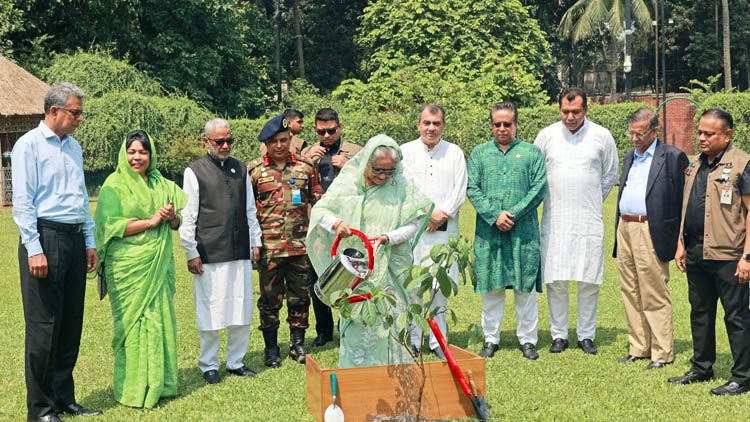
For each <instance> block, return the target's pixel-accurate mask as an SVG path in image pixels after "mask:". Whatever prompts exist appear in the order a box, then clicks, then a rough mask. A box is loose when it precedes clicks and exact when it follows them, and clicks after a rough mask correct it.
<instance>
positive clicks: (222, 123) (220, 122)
mask: <svg viewBox="0 0 750 422" xmlns="http://www.w3.org/2000/svg"><path fill="white" fill-rule="evenodd" d="M224 127H229V122H227V121H226V120H224V119H222V118H220V117H217V118H215V119H211V120H209V121H208V122H206V127H205V128H204V130H205V135H206V137H207V138H210V135H211V132H213V130H214V129H217V128H224Z"/></svg>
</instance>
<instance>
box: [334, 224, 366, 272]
mask: <svg viewBox="0 0 750 422" xmlns="http://www.w3.org/2000/svg"><path fill="white" fill-rule="evenodd" d="M349 230H351V232H352V234H355V235H357V236H358V237H359V238H360V239H362V243H364V244H365V248H366V249H367V269H368V270H372V267H373V265H374V262H375V258H374V256H373V250H372V245H371V244H370V239H368V238H367V236H365V234H364V233H362V232H361V231H359V230H357V229H349ZM339 242H341V236H336V239H334V240H333V245H331V256H336V252H337V251H338V248H339Z"/></svg>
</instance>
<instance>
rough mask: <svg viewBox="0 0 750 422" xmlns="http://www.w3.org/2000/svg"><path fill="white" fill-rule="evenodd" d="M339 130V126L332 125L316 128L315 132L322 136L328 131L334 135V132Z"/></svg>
mask: <svg viewBox="0 0 750 422" xmlns="http://www.w3.org/2000/svg"><path fill="white" fill-rule="evenodd" d="M337 130H339V128H337V127H332V128H328V129H315V133H317V134H318V135H320V136H323V135H325V134H326V133H328V134H329V135H333V134H334V133H336V131H337Z"/></svg>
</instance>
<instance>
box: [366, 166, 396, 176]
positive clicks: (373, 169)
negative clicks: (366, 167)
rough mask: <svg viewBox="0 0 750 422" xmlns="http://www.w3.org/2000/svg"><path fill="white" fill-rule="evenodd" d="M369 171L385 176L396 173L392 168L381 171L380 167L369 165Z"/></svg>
mask: <svg viewBox="0 0 750 422" xmlns="http://www.w3.org/2000/svg"><path fill="white" fill-rule="evenodd" d="M370 170H372V172H373V173H375V174H387V175H389V176H390V175H392V174H393V173H394V172H395V171H396V168H395V167H394V168H392V169H381V168H380V167H375V166H373V165H370Z"/></svg>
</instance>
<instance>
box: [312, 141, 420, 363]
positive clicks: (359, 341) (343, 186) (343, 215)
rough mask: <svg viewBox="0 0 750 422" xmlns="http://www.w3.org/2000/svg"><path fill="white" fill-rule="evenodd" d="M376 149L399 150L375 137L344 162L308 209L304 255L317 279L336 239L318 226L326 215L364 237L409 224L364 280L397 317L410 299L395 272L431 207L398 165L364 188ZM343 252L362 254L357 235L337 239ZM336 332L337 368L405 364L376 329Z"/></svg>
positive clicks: (345, 327)
mask: <svg viewBox="0 0 750 422" xmlns="http://www.w3.org/2000/svg"><path fill="white" fill-rule="evenodd" d="M379 146H389V147H393V148H395V149H396V150H397V151H398V153H399V157H401V149H400V148H399V147H398V144H397V143H396V142H395V141H394V140H393V139H391V138H389V137H388V136H386V135H378V136H375V137H374V138H372V139H370V140H369V141H368V142H367V145H365V147H364V148H363V149H362V151H360V152H359V153H358V154H357V155H355V156H354V157H353V158H352V159H351V160H349V162H348V163H346V165H345V166H344V167H343V168H342V169H341V173H339V175H338V177H336V179H335V180H334V181H333V183H332V184H331V186H330V187H329V188H328V191H327V192H326V194H325V195H323V197H322V198H321V199H320V200H319V201H318V202H317V203H316V204H315V206H314V207H313V208H312V212H311V214H310V226H309V227H310V229H309V231H308V234H307V242H306V245H307V253H308V255H309V257H310V261H311V262H312V264H313V266H314V267H315V271H316V272H317V273H318V274H322V273H323V272H324V271H325V269H326V268H327V267H328V264H330V263H331V260H332V257H331V256H330V249H331V244H332V243H333V240H334V238H335V237H336V236H335V234H332V233H329V232H328V231H327V230H325V229H323V228H322V227H320V226H319V225H318V223H319V222H320V220H321V218H323V216H325V215H327V214H332V215H334V216H336V217H338V218H339V219H341V220H343V221H345V222H347V223H349V224H350V225H351V227H352V228H355V229H358V230H360V231H361V232H363V233H365V234H366V235H367V236H376V235H380V234H383V233H387V232H390V231H392V230H395V229H397V228H399V227H401V226H403V225H405V224H407V223H409V222H415V223H416V224H417V227H418V230H417V234H416V235H415V237H414V238H413V239H411V240H410V241H407V242H403V243H400V244H393V245H387V246H381V247H380V248H378V251H377V253H376V255H375V263H374V268H373V273H372V274H371V275H370V277H369V278H368V281H370V282H371V283H373V284H374V286H375V287H376V288H380V289H384V290H387V291H390V292H391V293H394V294H395V296H396V297H397V298H398V302H397V305H396V309H394V310H393V311H394V312H401V311H402V309H404V308H405V307H406V305H407V304H408V303H409V302H410V301H411V296H410V295H409V294H408V293H407V292H406V291H405V290H404V288H403V284H402V283H403V277H399V272H400V271H401V270H402V269H403V268H406V267H408V266H410V265H411V264H412V262H413V259H414V258H413V255H412V249H413V246H414V245H416V243H417V241H418V240H419V237H420V236H421V234H422V232H424V229H425V227H426V226H427V222H428V219H429V216H430V214H431V212H432V207H433V204H432V202H431V201H430V200H429V198H427V197H426V196H425V195H424V194H423V193H422V192H421V191H420V190H419V189H418V188H417V187H416V186H414V185H413V184H411V183H409V182H407V181H406V178H405V177H404V175H403V168H402V165H401V162H399V163H398V164H397V165H396V171H395V173H394V174H393V176H391V177H390V178H389V179H388V180H386V182H385V183H383V184H382V185H373V186H370V187H365V179H364V172H365V168H366V167H367V163H368V161H369V159H370V157H371V156H372V154H373V152H374V151H375V149H376V148H377V147H379ZM349 247H352V248H356V249H359V250H361V251H363V252H364V246H363V245H362V241H361V240H360V239H359V238H358V237H357V236H351V237H349V238H346V239H342V241H341V243H340V245H339V248H349ZM353 306H362V304H361V303H360V304H355V305H353ZM340 333H341V342H340V348H339V367H341V368H347V367H353V366H371V365H386V364H400V363H406V362H409V360H410V357H409V354H408V353H407V351H406V350H405V349H404V347H403V346H401V345H400V344H398V343H397V342H396V341H395V340H393V339H392V338H390V337H387V338H381V337H379V336H378V335H377V328H376V327H368V326H365V325H363V324H362V322H361V321H358V320H352V319H343V318H342V319H341V322H340Z"/></svg>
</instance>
